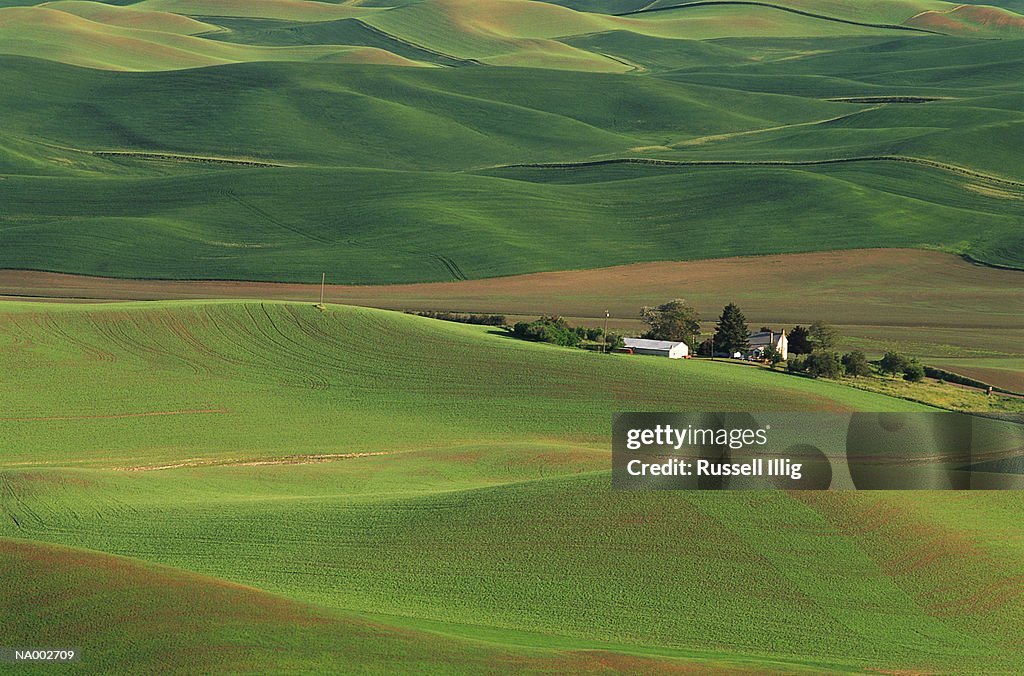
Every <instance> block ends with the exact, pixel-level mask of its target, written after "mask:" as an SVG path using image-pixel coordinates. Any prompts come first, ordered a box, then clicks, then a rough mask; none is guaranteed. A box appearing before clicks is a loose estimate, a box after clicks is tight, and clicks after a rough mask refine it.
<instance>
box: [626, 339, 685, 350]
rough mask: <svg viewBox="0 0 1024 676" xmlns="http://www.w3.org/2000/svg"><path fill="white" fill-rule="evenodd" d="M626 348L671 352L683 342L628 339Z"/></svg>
mask: <svg viewBox="0 0 1024 676" xmlns="http://www.w3.org/2000/svg"><path fill="white" fill-rule="evenodd" d="M625 341H626V347H638V348H640V349H641V350H671V349H672V348H674V347H676V346H677V345H682V342H672V341H671V340H647V339H645V338H626V339H625Z"/></svg>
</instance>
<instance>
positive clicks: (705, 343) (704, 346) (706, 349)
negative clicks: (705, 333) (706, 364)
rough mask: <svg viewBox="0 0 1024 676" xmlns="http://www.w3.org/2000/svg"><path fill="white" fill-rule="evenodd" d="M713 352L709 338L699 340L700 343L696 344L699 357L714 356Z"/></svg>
mask: <svg viewBox="0 0 1024 676" xmlns="http://www.w3.org/2000/svg"><path fill="white" fill-rule="evenodd" d="M713 352H714V349H713V345H712V344H711V339H710V338H705V339H704V340H702V341H700V345H698V346H697V355H698V356H700V357H712V356H714V355H713V354H712V353H713Z"/></svg>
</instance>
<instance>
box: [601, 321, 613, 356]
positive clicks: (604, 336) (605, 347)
mask: <svg viewBox="0 0 1024 676" xmlns="http://www.w3.org/2000/svg"><path fill="white" fill-rule="evenodd" d="M610 316H611V312H609V311H608V310H605V311H604V335H603V336H601V337H602V338H604V342H603V343H602V344H601V352H602V353H605V352H607V351H608V317H610Z"/></svg>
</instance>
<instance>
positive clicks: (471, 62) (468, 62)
mask: <svg viewBox="0 0 1024 676" xmlns="http://www.w3.org/2000/svg"><path fill="white" fill-rule="evenodd" d="M352 21H354V22H355V23H358V24H360V25H362V26H363V27H364V28H366V30H368V31H370V32H371V33H375V34H377V35H379V36H381V37H382V38H385V39H388V40H393V41H395V42H397V43H399V44H402V45H405V46H406V47H411V48H412V49H417V50H419V51H421V52H426V53H427V54H433V55H434V56H437V57H441V58H442V59H448V60H449V61H452V62H453V65H456V66H483V65H484V63H483V62H482V61H477V60H476V59H463V58H462V57H460V56H452V55H451V54H445V53H444V52H439V51H437V50H436V49H431V48H430V47H426V46H424V45H419V44H416V43H415V42H412V41H410V40H406V39H405V38H400V37H398V36H397V35H393V34H391V33H388V32H387V31H384V30H381V29H380V28H377V27H376V26H374V25H373V24H368V23H366V22H365V21H363V20H362V19H358V18H353V19H352ZM443 65H447V64H443Z"/></svg>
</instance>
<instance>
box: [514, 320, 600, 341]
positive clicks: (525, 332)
mask: <svg viewBox="0 0 1024 676" xmlns="http://www.w3.org/2000/svg"><path fill="white" fill-rule="evenodd" d="M512 335H514V336H516V337H517V338H522V339H523V340H531V341H533V342H536V343H551V344H553V345H563V346H565V347H576V346H577V345H579V344H580V342H581V341H582V340H583V338H582V336H581V335H580V332H579V331H577V330H576V329H574V328H572V327H571V326H569V324H568V323H567V322H566V321H565V319H563V318H562V317H541V318H540V319H537V320H535V321H532V322H516V324H515V326H513V327H512Z"/></svg>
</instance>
